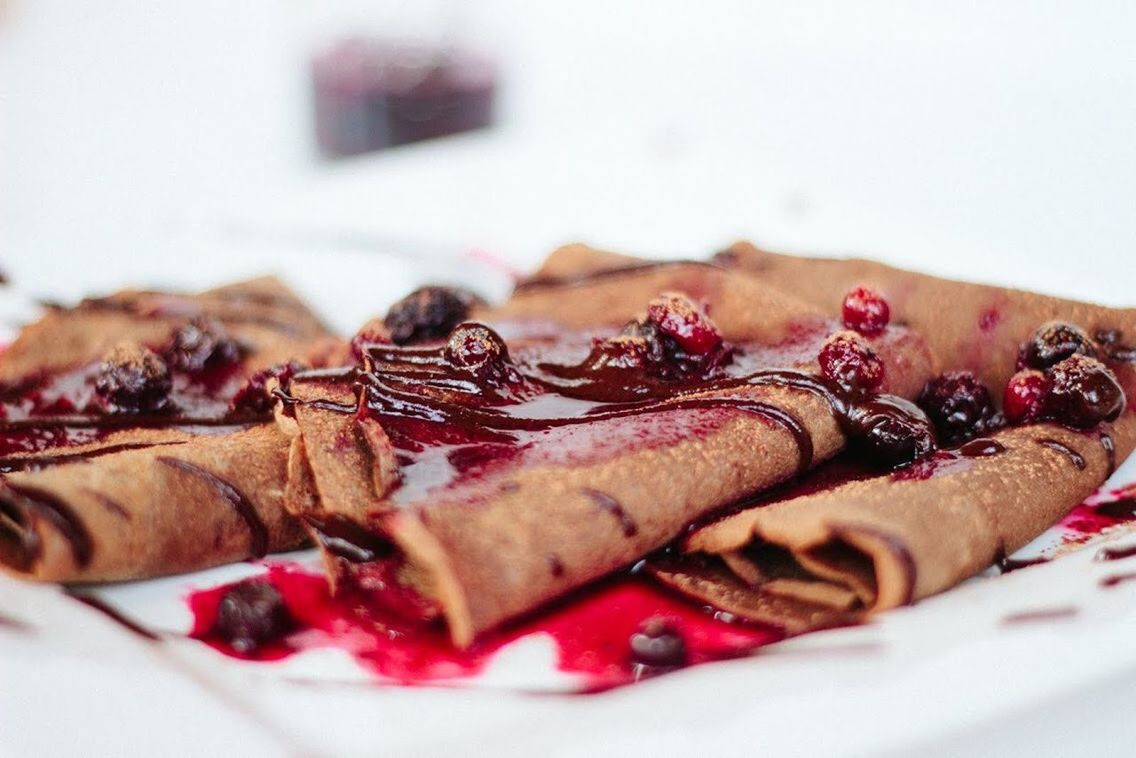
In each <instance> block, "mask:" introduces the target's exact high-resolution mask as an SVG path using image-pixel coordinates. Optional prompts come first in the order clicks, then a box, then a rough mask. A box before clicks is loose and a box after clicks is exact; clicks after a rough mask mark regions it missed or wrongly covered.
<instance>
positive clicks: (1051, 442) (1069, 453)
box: [1037, 437, 1088, 471]
mask: <svg viewBox="0 0 1136 758" xmlns="http://www.w3.org/2000/svg"><path fill="white" fill-rule="evenodd" d="M1037 444H1039V445H1041V446H1042V447H1047V448H1049V449H1050V450H1055V451H1057V452H1058V453H1061V454H1062V455H1064V456H1065V457H1066V458H1068V459H1069V462H1070V463H1072V464H1073V465H1074V466H1076V467H1077V468H1078V469H1079V470H1081V471H1084V470H1085V466H1086V465H1088V464H1086V463H1085V457H1084V456H1083V455H1081V454H1080V453H1078V452H1077V451H1076V450H1074V449H1073V448H1071V447H1069V446H1068V445H1066V444H1064V443H1061V442H1058V441H1057V440H1055V439H1050V438H1048V437H1047V438H1045V439H1040V440H1037Z"/></svg>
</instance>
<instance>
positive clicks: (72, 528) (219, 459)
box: [0, 424, 305, 582]
mask: <svg viewBox="0 0 1136 758" xmlns="http://www.w3.org/2000/svg"><path fill="white" fill-rule="evenodd" d="M287 457H288V440H287V439H286V438H285V437H284V436H283V435H281V434H280V432H279V431H278V430H277V429H276V428H275V426H274V425H272V424H259V425H257V426H254V427H251V428H249V429H245V430H242V431H239V432H235V433H230V434H222V435H218V436H198V437H194V438H193V439H190V440H188V441H185V442H172V443H167V444H161V445H154V446H151V447H147V448H143V449H137V450H128V451H123V452H118V453H112V454H107V455H104V456H100V457H98V458H95V459H91V460H86V461H76V462H70V463H64V464H60V465H55V466H51V467H48V468H44V469H41V470H36V471H21V472H14V473H10V474H6V475H5V476H4V477H3V481H2V482H0V564H2V565H3V566H4V567H5V568H7V569H9V570H11V571H14V572H16V573H18V574H19V575H22V576H25V577H28V578H32V579H37V580H42V581H65V582H102V581H115V580H123V579H139V578H144V577H154V576H162V575H166V574H176V573H180V572H185V571H195V570H198V569H202V568H207V567H210V566H216V565H220V564H224V563H231V562H233V561H239V560H243V559H245V558H250V557H261V556H263V555H265V554H266V553H268V552H275V551H279V550H289V549H293V548H296V547H298V546H299V545H300V544H302V543H303V541H304V537H305V535H304V532H303V529H302V528H301V527H300V525H299V524H298V523H297V522H296V521H295V520H294V519H293V518H291V516H289V515H288V514H287V512H286V511H285V509H284V507H283V501H284V482H285V477H286V473H287V471H286V469H287Z"/></svg>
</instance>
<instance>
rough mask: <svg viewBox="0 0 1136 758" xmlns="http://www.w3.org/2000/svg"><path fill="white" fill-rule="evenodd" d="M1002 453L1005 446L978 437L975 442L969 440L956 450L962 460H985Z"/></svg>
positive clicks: (986, 438) (995, 441)
mask: <svg viewBox="0 0 1136 758" xmlns="http://www.w3.org/2000/svg"><path fill="white" fill-rule="evenodd" d="M1004 452H1006V446H1005V445H1003V444H1002V443H1001V442H998V441H997V440H992V439H990V438H988V437H979V438H978V439H976V440H971V441H970V442H967V443H966V444H965V445H962V446H960V447H959V449H958V454H959V455H961V456H962V457H963V458H987V457H989V456H991V455H998V454H999V453H1004Z"/></svg>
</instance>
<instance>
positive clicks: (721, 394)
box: [276, 343, 929, 473]
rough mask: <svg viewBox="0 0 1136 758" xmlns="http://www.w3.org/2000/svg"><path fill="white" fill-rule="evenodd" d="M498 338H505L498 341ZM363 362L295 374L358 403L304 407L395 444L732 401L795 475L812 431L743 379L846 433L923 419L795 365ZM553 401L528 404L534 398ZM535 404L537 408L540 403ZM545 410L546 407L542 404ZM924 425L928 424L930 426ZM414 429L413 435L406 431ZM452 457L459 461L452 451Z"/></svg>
mask: <svg viewBox="0 0 1136 758" xmlns="http://www.w3.org/2000/svg"><path fill="white" fill-rule="evenodd" d="M502 344H503V343H502ZM364 354H365V356H366V361H365V366H364V368H363V369H343V370H336V371H311V372H303V373H300V374H297V375H296V377H295V379H294V381H298V382H306V381H314V382H321V381H322V382H331V383H345V382H351V383H352V385H353V386H354V388H355V394H356V398H357V400H356V402H355V403H352V404H348V403H340V402H332V401H328V400H313V401H304V402H305V404H306V405H308V406H310V407H314V408H319V409H323V410H327V411H331V412H336V413H344V414H353V413H359V414H361V415H363V416H369V415H374V416H377V417H378V418H379V419H381V420H382V422H383V426H384V429H385V430H386V431H387V432H388V434H391V437H392V441H393V442H394V443H395V447H396V448H399V447H402V446H405V445H409V446H410V449H411V450H420V449H422V445H423V444H429V440H426V441H418V440H415V439H413V438H412V439H409V440H401V443H402V444H400V439H399V436H400V432H399V430H398V427H399V424H400V422H402V423H409V424H411V425H412V426H415V429H416V430H417V431H419V432H420V430H421V424H423V423H425V424H428V425H431V426H433V427H434V428H435V429H441V430H442V431H440V432H437V434H438V435H440V438H439V440H438V441H440V442H442V443H443V444H477V445H482V446H484V447H486V448H487V449H488V448H489V447H491V446H497V447H496V448H495V449H497V450H499V451H501V452H504V451H505V450H507V449H509V448H510V447H513V446H516V445H517V444H519V443H520V440H519V437H518V434H523V433H530V434H531V433H541V432H546V431H549V430H551V429H555V428H558V427H566V426H572V425H580V424H590V423H592V422H597V421H604V420H609V419H618V418H625V417H633V416H643V415H649V414H657V413H659V412H666V411H681V410H693V409H734V410H737V411H739V412H743V413H750V414H754V415H757V416H761V417H762V418H764V419H766V420H768V421H770V422H772V423H774V424H776V425H778V426H779V427H781V428H782V429H784V430H786V431H787V432H789V433H790V434H791V436H792V437H793V439H794V443H795V445H796V449H797V452H798V467H797V469H798V473H803V472H805V471H807V470H808V469H809V468H810V467H811V465H812V463H813V458H814V446H813V440H812V436H811V434H810V433H809V430H808V428H807V427H806V426H805V424H804V423H803V422H802V421H801V420H800V419H799V418H797V417H796V416H795V415H793V414H792V413H790V412H788V411H786V410H785V409H783V408H780V407H778V406H776V405H772V404H769V403H764V402H760V401H758V400H753V399H748V398H746V397H744V396H739V395H738V394H737V390H739V389H743V388H745V387H760V386H776V387H785V388H788V389H795V390H800V391H804V392H808V393H810V394H813V395H815V396H818V397H819V398H821V399H822V400H824V401H825V402H826V403H827V404H828V405H829V407H830V408H831V410H832V412H833V414H834V416H835V417H836V418H837V419H838V420H839V421H840V423H841V426H842V428H844V429H845V431H846V432H847V433H849V434H851V435H855V434H856V433H857V432H859V431H862V430H861V429H859V426H858V425H869V427H870V425H871V424H876V423H878V422H879V421H880V419H881V418H893V417H894V418H898V419H903V420H904V421H905V422H908V423H923V422H924V421H925V420H924V421H920V420H919V419H918V418H914V419H912V418H911V417H910V413H911V411H909V410H908V409H907V408H905V407H904V403H903V401H901V400H900V399H898V398H894V399H893V398H891V396H886V395H876V396H857V397H851V396H850V395H849V394H848V393H847V392H846V391H845V390H843V389H842V388H841V387H839V386H838V385H836V384H835V383H834V382H829V381H827V380H825V379H823V378H821V377H818V376H815V375H813V374H810V373H807V372H805V371H800V370H794V369H758V370H755V371H752V372H749V373H746V374H744V375H742V376H737V375H726V374H723V373H722V372H721V371H718V372H717V374H716V375H711V376H709V377H702V378H697V379H693V380H687V381H662V380H658V379H654V378H652V377H650V376H645V375H644V374H643V373H642V372H640V371H636V370H628V369H613V368H611V367H610V366H608V367H596V366H592V365H588V363H587V362H585V363H583V364H579V365H550V364H536V365H535V366H534V365H529V366H526V367H525V368H524V370H521V369H520V367H518V366H515V365H514V364H512V363H511V362H508V359H507V357H506V358H505V363H504V364H499V365H497V366H496V368H494V369H493V370H494V371H496V374H493V375H491V376H489V377H487V376H485V375H479V374H477V373H476V372H471V371H465V370H460V369H458V368H455V367H454V366H453V365H451V364H450V362H449V360H448V359H447V356H446V348H445V347H430V346H428V347H400V346H394V345H389V344H371V345H366V346H365V347H364ZM276 394H277V397H278V398H279V399H280V400H281V401H282V402H283V404H284V407H285V410H286V411H287V410H290V409H291V408H292V407H293V406H294V405H295V404H296V403H297V402H298V401H297V399H296V398H294V397H292V396H291V395H289V394H288V393H287V392H282V391H278V392H277V393H276ZM542 396H544V397H549V398H550V402H545V403H541V404H538V405H536V407H531V406H526V405H525V403H526V402H527V401H530V400H533V399H534V398H540V397H542ZM537 408H539V409H540V410H537ZM549 411H551V412H549ZM928 427H929V424H928ZM412 436H413V435H412ZM454 460H458V461H460V460H464V456H458V458H457V459H454Z"/></svg>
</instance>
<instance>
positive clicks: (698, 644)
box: [188, 564, 784, 691]
mask: <svg viewBox="0 0 1136 758" xmlns="http://www.w3.org/2000/svg"><path fill="white" fill-rule="evenodd" d="M264 578H265V579H266V580H267V581H268V582H269V583H271V584H272V585H273V586H274V587H275V588H276V590H277V591H278V592H279V593H280V595H281V596H282V597H283V599H284V603H285V605H286V606H287V608H288V611H289V613H290V614H291V615H292V616H293V618H294V619H295V621H296V626H295V629H294V631H292V632H290V633H289V634H287V635H285V636H284V637H283V638H282V639H280V640H278V641H276V642H273V643H269V644H266V645H262V646H261V647H259V648H257V649H256V650H255V651H253V652H252V653H250V654H241V653H238V652H237V651H236V650H234V649H233V647H232V646H231V645H230V644H229V643H227V642H226V641H225V640H223V639H220V638H219V637H218V636H217V635H216V634H215V633H214V625H215V623H216V619H217V609H218V606H219V604H220V602H221V598H222V597H223V596H224V595H225V593H226V592H228V591H229V589H230V588H231V587H232V585H224V586H221V587H214V588H211V589H207V590H200V591H197V592H194V593H192V594H191V595H190V596H189V597H188V604H189V608H190V611H191V612H192V614H193V619H194V621H193V627H192V630H191V632H190V636H191V637H194V638H196V639H200V640H203V641H204V642H206V643H208V644H209V645H211V646H212V647H213V648H215V649H216V650H218V651H220V652H222V653H224V654H226V655H229V656H232V657H236V658H242V659H245V660H255V661H276V660H280V659H283V658H287V657H289V656H291V655H294V654H296V653H299V652H302V651H305V650H312V649H319V648H338V649H341V650H345V651H347V652H348V653H350V654H351V655H352V656H353V657H354V659H355V660H356V661H357V662H358V663H359V664H360V665H361V666H362V667H364V668H365V669H367V670H369V671H372V672H374V673H376V674H379V675H381V676H382V677H385V678H388V679H392V680H394V681H397V682H399V683H402V684H427V683H430V682H436V681H439V680H444V679H455V678H466V677H471V676H475V675H477V674H478V673H480V672H482V671H483V670H484V669H485V667H486V666H487V665H488V664H489V662H490V661H491V660H492V658H493V656H494V655H495V654H496V653H497V652H498V651H499V650H500V649H501V648H503V647H505V646H506V645H508V644H510V643H512V642H515V641H517V640H519V639H521V638H522V637H526V636H529V635H532V634H545V635H548V636H549V637H551V638H552V640H553V641H554V643H555V644H556V647H557V651H558V653H557V656H558V668H559V669H560V670H561V671H564V672H568V673H573V674H580V675H582V677H583V680H584V681H583V689H584V690H585V691H599V690H604V689H609V688H611V687H616V686H619V685H622V684H628V683H630V682H633V681H636V680H637V679H638V678H640V677H641V675H642V671H643V670H642V668H641V667H638V666H636V665H635V664H634V663H633V661H632V660H631V649H630V638H631V635H633V634H634V633H635V632H636V631H638V630H639V629H640V628H641V627H642V626H643V624H644V623H645V622H646V621H648V620H649V619H656V618H657V619H663V620H665V621H666V622H667V623H668V625H669V626H670V627H671V628H673V629H674V630H676V631H677V633H678V634H679V635H681V637H682V640H683V643H684V644H685V648H686V661H687V665H694V664H699V663H706V662H709V661H717V660H724V659H728V658H737V657H740V656H744V655H746V654H748V653H750V652H751V651H753V650H755V649H756V648H758V647H761V646H763V645H768V644H771V643H773V642H777V641H779V640H781V639H783V638H784V635H783V633H782V632H780V631H779V630H777V629H774V628H772V627H765V626H758V625H748V624H738V623H727V622H725V621H721V620H718V619H716V618H714V617H713V616H712V615H710V614H709V613H708V612H707V611H706V610H705V609H704V608H702V607H699V606H696V605H692V604H690V603H688V602H686V601H685V600H683V599H681V598H678V597H677V596H674V595H672V594H670V593H669V592H667V591H665V590H663V589H662V588H660V587H658V586H655V585H653V584H652V583H651V581H650V580H649V579H647V578H645V577H639V576H626V575H624V576H619V577H615V578H613V579H610V580H607V581H605V582H602V583H600V584H598V585H596V586H593V587H591V588H589V589H586V590H584V591H581V592H578V593H575V594H573V595H572V596H570V597H569V598H567V599H565V600H562V601H560V602H558V603H555V604H553V605H552V606H551V607H549V608H546V609H545V610H543V611H542V612H541V613H540V614H539V615H536V616H533V617H531V618H529V619H527V620H524V621H521V622H519V623H517V624H514V625H512V626H511V627H509V628H506V629H504V630H502V631H500V632H494V633H490V634H488V635H485V636H484V637H483V638H481V639H479V640H478V641H477V642H476V643H475V644H474V645H473V646H471V647H470V648H468V649H466V650H459V649H457V648H455V647H454V646H453V645H452V644H451V643H450V641H449V635H448V633H447V632H446V629H445V628H444V627H443V626H442V625H441V624H426V625H419V624H413V623H408V622H406V621H403V620H400V619H397V618H396V617H394V616H392V615H391V614H389V613H384V612H383V611H382V610H381V609H379V608H378V607H377V606H376V605H375V604H373V603H366V602H364V601H363V600H362V598H361V597H360V596H358V595H356V596H352V595H350V594H346V595H342V596H335V597H333V596H332V595H331V594H330V591H329V588H328V584H327V581H326V579H325V578H324V576H323V575H322V574H316V573H311V572H310V571H308V570H307V569H304V568H301V567H298V566H295V565H290V564H277V565H273V566H270V568H269V570H268V572H267V574H266V575H265V577H264Z"/></svg>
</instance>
